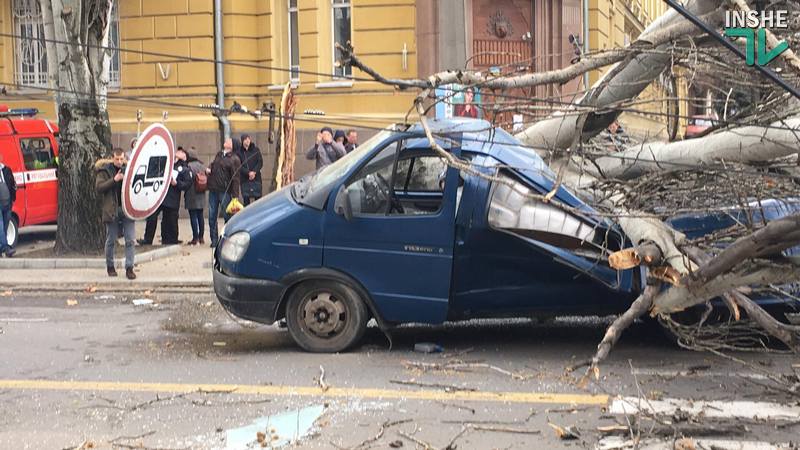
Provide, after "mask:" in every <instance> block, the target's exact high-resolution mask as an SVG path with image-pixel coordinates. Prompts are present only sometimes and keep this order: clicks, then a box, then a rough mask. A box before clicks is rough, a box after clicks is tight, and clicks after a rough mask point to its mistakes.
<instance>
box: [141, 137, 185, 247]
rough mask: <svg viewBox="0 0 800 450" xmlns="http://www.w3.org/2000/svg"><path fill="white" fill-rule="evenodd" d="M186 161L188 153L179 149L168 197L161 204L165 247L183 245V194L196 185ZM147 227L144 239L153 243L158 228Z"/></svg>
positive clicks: (162, 240) (162, 239) (162, 232)
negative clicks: (180, 217) (180, 233)
mask: <svg viewBox="0 0 800 450" xmlns="http://www.w3.org/2000/svg"><path fill="white" fill-rule="evenodd" d="M186 159H187V158H186V151H185V150H184V149H183V147H178V150H176V151H175V164H174V165H173V166H172V178H171V180H170V185H169V189H168V190H167V196H166V197H164V202H163V203H161V214H162V216H161V243H162V244H164V245H175V244H180V243H181V241H179V240H178V211H180V207H181V195H182V194H181V192H185V191H186V190H187V189H189V188H190V187H192V185H193V184H194V174H193V173H192V170H191V169H190V168H189V163H188V162H187V161H186ZM147 226H148V228H147V229H146V230H145V232H144V238H145V240H150V241H152V240H153V236H154V235H155V232H156V227H155V224H153V225H152V226H151V225H150V222H149V221H148V223H147ZM150 227H152V229H151V228H150Z"/></svg>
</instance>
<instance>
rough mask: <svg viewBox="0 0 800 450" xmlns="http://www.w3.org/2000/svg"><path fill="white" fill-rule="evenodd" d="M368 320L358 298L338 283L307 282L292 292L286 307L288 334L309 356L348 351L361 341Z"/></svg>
mask: <svg viewBox="0 0 800 450" xmlns="http://www.w3.org/2000/svg"><path fill="white" fill-rule="evenodd" d="M368 319H369V315H368V311H367V307H366V305H365V304H364V302H363V301H362V300H361V298H360V297H359V295H358V294H357V293H356V292H355V291H354V290H353V289H352V288H350V287H349V286H347V285H345V284H342V283H339V282H336V281H328V280H319V281H307V282H304V283H302V284H301V285H300V286H298V287H297V288H295V289H294V290H293V291H292V293H291V294H290V296H289V300H288V303H287V304H286V325H287V328H289V334H290V335H291V336H292V339H294V341H295V342H296V343H297V345H299V346H300V347H302V348H303V349H305V350H307V351H309V352H315V353H335V352H341V351H344V350H347V349H348V348H350V347H352V346H353V345H355V344H356V343H357V342H358V341H359V340H361V337H362V336H363V335H364V331H365V330H366V329H367V320H368Z"/></svg>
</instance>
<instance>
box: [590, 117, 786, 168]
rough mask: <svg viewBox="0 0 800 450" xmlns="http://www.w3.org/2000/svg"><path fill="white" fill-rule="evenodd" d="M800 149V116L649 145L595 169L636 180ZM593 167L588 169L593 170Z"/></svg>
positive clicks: (597, 163) (616, 156) (604, 159)
mask: <svg viewBox="0 0 800 450" xmlns="http://www.w3.org/2000/svg"><path fill="white" fill-rule="evenodd" d="M798 149H800V117H792V118H789V119H786V120H781V121H779V122H774V123H772V124H770V126H768V127H759V126H746V127H737V128H732V129H730V130H726V131H720V132H717V133H713V134H710V135H707V136H705V137H702V138H697V139H690V140H684V141H678V142H671V143H666V142H648V143H644V144H642V145H640V146H637V147H636V148H632V149H630V150H625V151H622V152H617V153H614V154H612V155H609V156H601V157H599V158H597V159H595V160H594V164H593V166H594V167H596V168H597V170H599V171H600V172H601V175H602V176H603V177H604V178H618V179H632V178H636V177H639V176H641V175H643V174H644V173H647V172H652V171H660V170H680V169H682V168H685V167H696V166H698V165H704V164H711V163H715V162H718V161H726V162H741V163H752V162H760V161H769V160H773V159H776V158H780V157H784V156H789V155H793V154H796V153H797V152H798ZM591 166H592V165H589V166H588V167H587V170H591Z"/></svg>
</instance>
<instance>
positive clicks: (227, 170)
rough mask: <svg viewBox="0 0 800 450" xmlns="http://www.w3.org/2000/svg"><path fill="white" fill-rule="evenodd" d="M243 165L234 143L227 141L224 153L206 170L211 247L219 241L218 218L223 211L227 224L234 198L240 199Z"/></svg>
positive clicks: (219, 154) (223, 147)
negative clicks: (235, 152)
mask: <svg viewBox="0 0 800 450" xmlns="http://www.w3.org/2000/svg"><path fill="white" fill-rule="evenodd" d="M241 166H242V163H241V161H240V160H239V157H237V156H236V155H234V154H233V141H232V140H231V139H225V143H224V144H223V145H222V151H221V152H219V153H217V156H216V157H214V161H212V162H211V164H209V166H208V167H207V168H206V173H207V174H208V232H209V234H210V235H211V247H216V246H217V242H218V241H219V230H217V216H218V214H219V211H220V210H222V212H223V217H224V219H225V222H226V223H227V222H228V220H230V218H231V216H230V215H228V213H227V212H225V209H226V208H227V207H228V204H229V203H230V202H231V199H233V198H239V169H240V168H241Z"/></svg>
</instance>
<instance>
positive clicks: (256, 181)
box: [236, 134, 264, 206]
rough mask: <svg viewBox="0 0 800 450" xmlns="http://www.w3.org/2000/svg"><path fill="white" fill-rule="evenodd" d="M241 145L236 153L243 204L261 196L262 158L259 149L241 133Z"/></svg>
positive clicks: (248, 137) (247, 203)
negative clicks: (239, 163) (239, 165)
mask: <svg viewBox="0 0 800 450" xmlns="http://www.w3.org/2000/svg"><path fill="white" fill-rule="evenodd" d="M241 142H242V145H241V147H239V151H238V152H237V155H236V156H238V157H239V160H240V161H241V164H242V166H241V167H240V168H239V179H240V180H241V188H242V198H243V200H244V206H247V205H249V204H250V203H252V202H254V201H256V200H258V199H259V198H261V195H262V183H261V168H262V167H263V166H264V158H263V157H262V156H261V149H259V148H258V146H257V145H256V143H255V142H253V140H252V139H250V136H249V135H247V134H243V135H242V140H241Z"/></svg>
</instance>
